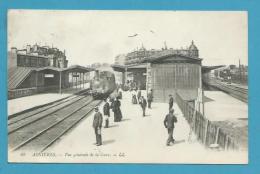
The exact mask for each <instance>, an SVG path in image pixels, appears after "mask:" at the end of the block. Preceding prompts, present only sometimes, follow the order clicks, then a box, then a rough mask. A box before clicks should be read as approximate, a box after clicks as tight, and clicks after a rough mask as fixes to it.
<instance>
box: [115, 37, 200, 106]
mask: <svg viewBox="0 0 260 174" xmlns="http://www.w3.org/2000/svg"><path fill="white" fill-rule="evenodd" d="M125 62H126V63H125V65H118V64H114V65H112V67H113V68H114V70H115V71H120V72H122V74H123V77H124V78H123V83H125V82H126V79H127V74H129V73H131V74H132V76H133V81H135V82H136V83H137V85H138V87H141V89H142V88H143V89H146V90H149V89H153V95H154V101H158V102H166V101H168V99H169V94H172V95H175V94H176V93H178V94H179V95H181V97H182V98H183V99H184V100H186V101H194V100H195V99H196V98H197V96H198V90H199V89H201V88H202V80H201V76H202V75H201V73H202V70H201V69H202V59H201V58H199V50H198V48H197V47H196V46H195V44H194V42H193V41H192V42H191V45H190V46H189V47H187V48H185V49H168V48H167V46H166V44H165V47H164V48H163V49H162V50H146V49H145V48H144V47H143V46H142V47H141V48H140V49H139V50H138V51H136V50H135V51H133V52H131V53H129V54H127V56H126V60H125Z"/></svg>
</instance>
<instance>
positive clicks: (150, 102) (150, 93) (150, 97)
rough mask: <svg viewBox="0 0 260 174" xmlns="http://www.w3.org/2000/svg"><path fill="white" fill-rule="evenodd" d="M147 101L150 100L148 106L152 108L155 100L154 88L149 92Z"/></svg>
mask: <svg viewBox="0 0 260 174" xmlns="http://www.w3.org/2000/svg"><path fill="white" fill-rule="evenodd" d="M147 101H148V108H149V109H151V104H152V101H153V91H152V89H151V90H149V92H148V94H147Z"/></svg>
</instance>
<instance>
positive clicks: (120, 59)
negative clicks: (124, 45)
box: [115, 54, 126, 65]
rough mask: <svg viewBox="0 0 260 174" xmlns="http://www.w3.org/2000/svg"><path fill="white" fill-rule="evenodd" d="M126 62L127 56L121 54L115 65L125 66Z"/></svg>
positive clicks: (117, 57)
mask: <svg viewBox="0 0 260 174" xmlns="http://www.w3.org/2000/svg"><path fill="white" fill-rule="evenodd" d="M125 61H126V55H125V54H119V55H117V56H116V58H115V64H116V65H125Z"/></svg>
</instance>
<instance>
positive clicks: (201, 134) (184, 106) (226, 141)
mask: <svg viewBox="0 0 260 174" xmlns="http://www.w3.org/2000/svg"><path fill="white" fill-rule="evenodd" d="M176 102H177V104H178V106H179V107H180V109H181V111H182V113H183V115H184V117H185V119H186V120H187V122H188V123H189V125H190V127H191V129H192V131H193V132H194V134H195V135H196V137H197V139H198V141H199V142H201V143H202V144H204V145H205V146H206V147H210V145H211V144H218V145H219V147H220V148H221V149H225V150H238V149H239V146H238V143H237V141H236V140H235V139H234V138H232V137H231V136H230V135H229V134H227V133H226V132H224V130H222V129H221V128H220V127H218V126H217V125H216V124H214V123H213V122H211V121H209V120H208V119H206V118H205V117H204V116H203V115H202V114H201V113H200V112H198V111H194V107H193V106H192V105H191V104H190V103H188V102H186V101H184V100H183V99H182V98H181V96H180V95H179V94H178V93H177V94H176Z"/></svg>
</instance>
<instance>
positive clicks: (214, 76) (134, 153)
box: [6, 9, 251, 164]
mask: <svg viewBox="0 0 260 174" xmlns="http://www.w3.org/2000/svg"><path fill="white" fill-rule="evenodd" d="M7 41H8V43H7V49H8V50H6V51H7V70H8V72H7V74H8V76H7V82H6V83H7V87H8V91H6V92H7V95H8V101H7V105H8V106H7V107H8V108H7V111H8V114H7V123H6V124H7V129H8V130H7V134H8V135H7V137H8V141H7V143H8V162H10V163H151V164H248V13H247V11H171V10H167V11H163V10H162V11H159V10H157V11H152V10H24V9H9V10H8V14H7ZM250 65H251V64H250Z"/></svg>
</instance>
